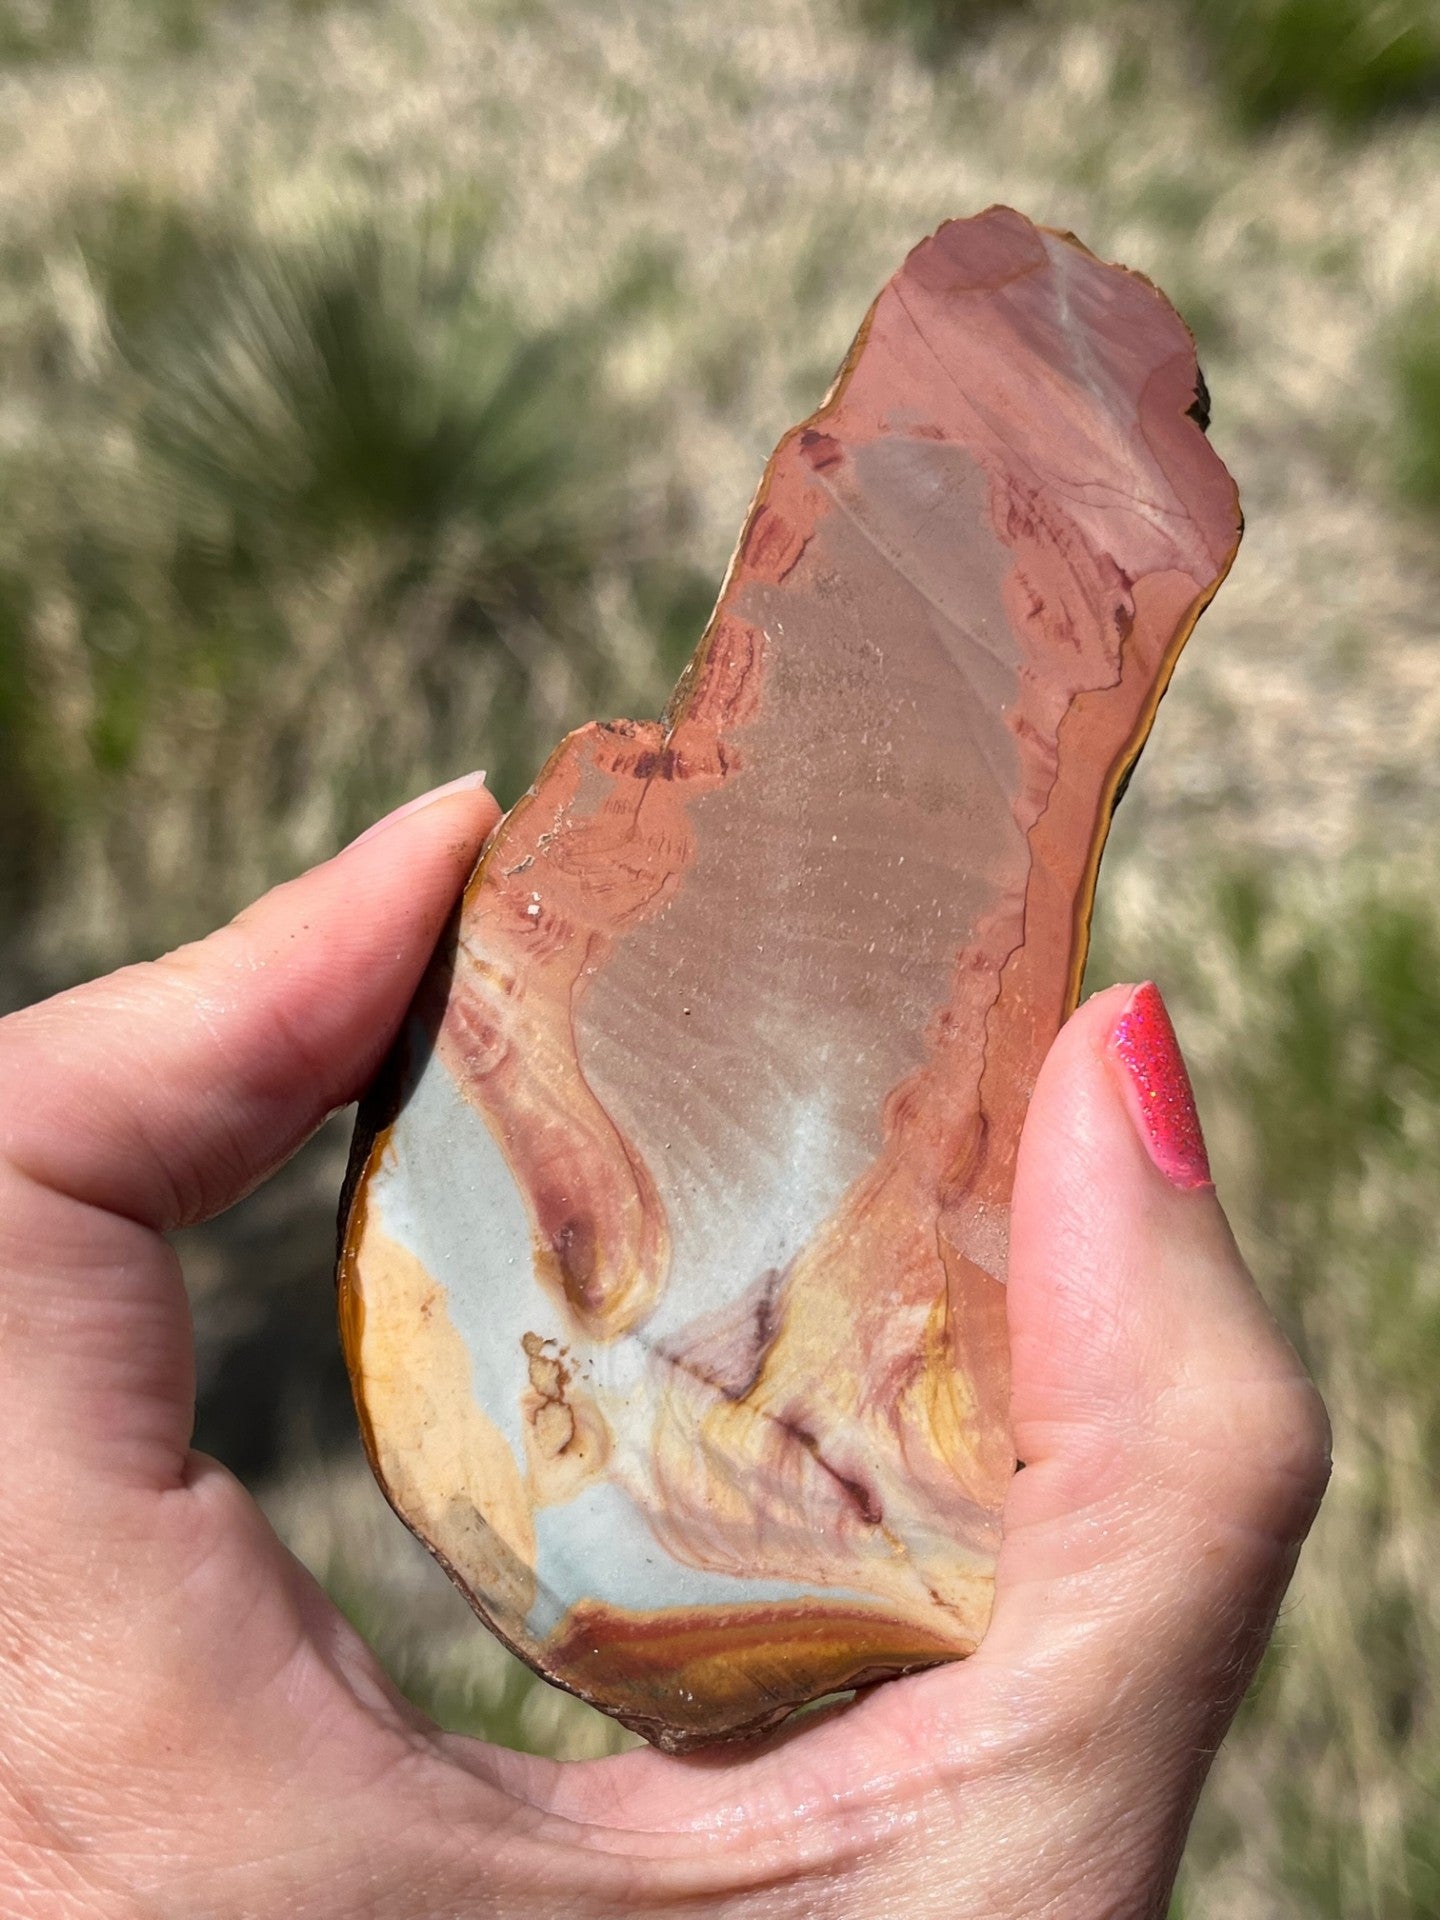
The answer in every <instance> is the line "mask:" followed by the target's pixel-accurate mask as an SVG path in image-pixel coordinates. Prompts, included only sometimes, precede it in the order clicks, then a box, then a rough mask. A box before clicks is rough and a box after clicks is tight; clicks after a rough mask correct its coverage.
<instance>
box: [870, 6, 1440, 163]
mask: <svg viewBox="0 0 1440 1920" xmlns="http://www.w3.org/2000/svg"><path fill="white" fill-rule="evenodd" d="M851 4H852V6H853V9H854V12H855V16H856V18H857V19H858V20H859V21H860V23H861V24H862V25H863V26H865V27H866V28H867V29H869V30H870V31H871V32H873V33H878V34H892V35H898V36H900V37H901V38H903V39H904V40H905V41H906V42H908V44H909V45H910V46H911V47H912V49H913V50H914V51H915V53H916V55H917V56H918V57H919V58H920V59H921V60H924V61H926V62H928V63H930V64H932V65H935V66H943V65H946V64H948V63H951V62H955V61H957V60H960V59H963V57H964V51H965V46H966V43H967V41H969V40H970V39H972V38H973V37H974V35H975V34H976V33H977V31H978V30H979V29H981V28H982V27H984V26H985V25H987V24H988V23H989V22H991V21H993V20H995V19H996V18H998V17H1001V16H1003V15H1006V14H1020V13H1025V12H1032V13H1035V14H1037V15H1038V16H1039V17H1040V18H1041V19H1042V20H1050V21H1052V22H1053V23H1054V24H1055V25H1056V26H1057V27H1058V26H1060V25H1063V23H1064V22H1065V20H1066V18H1067V17H1069V18H1074V17H1076V16H1082V17H1083V16H1084V15H1085V14H1087V13H1088V14H1089V15H1090V16H1092V17H1093V18H1094V19H1095V20H1097V21H1098V22H1100V23H1102V24H1108V25H1110V26H1112V28H1113V29H1114V31H1115V32H1116V34H1117V36H1118V38H1119V40H1120V42H1121V43H1122V44H1123V46H1124V47H1125V49H1126V54H1125V61H1124V62H1122V65H1125V64H1127V63H1128V67H1129V69H1131V70H1133V71H1134V72H1135V73H1136V74H1137V75H1138V76H1139V78H1138V82H1137V83H1138V84H1140V85H1142V86H1143V68H1144V64H1145V62H1146V59H1147V58H1148V53H1149V50H1150V49H1151V48H1153V47H1154V46H1155V45H1156V44H1158V43H1163V42H1164V41H1166V40H1167V39H1168V40H1174V39H1176V38H1177V37H1179V38H1180V39H1181V40H1182V41H1183V40H1185V39H1186V38H1187V36H1188V38H1189V42H1190V46H1191V49H1192V64H1198V65H1199V66H1200V67H1201V68H1202V69H1206V70H1208V76H1209V78H1210V80H1211V82H1212V84H1213V85H1214V87H1215V89H1216V91H1217V93H1218V95H1219V96H1220V98H1221V99H1222V100H1223V101H1224V102H1225V103H1226V105H1227V107H1228V109H1229V110H1230V111H1231V112H1232V113H1233V114H1234V115H1235V116H1236V118H1237V119H1238V120H1239V122H1240V123H1241V124H1242V125H1243V126H1245V127H1247V128H1250V129H1252V130H1256V131H1258V130H1262V129H1265V128H1268V127H1271V126H1273V125H1275V124H1276V123H1277V122H1280V121H1283V120H1286V119H1289V118H1291V117H1293V116H1296V115H1313V116H1316V117H1318V118H1319V119H1321V120H1323V121H1325V122H1326V123H1327V124H1328V125H1329V126H1331V127H1332V128H1335V129H1340V130H1344V131H1347V132H1354V131H1357V130H1360V129H1363V128H1365V127H1368V126H1371V125H1372V124H1373V123H1374V122H1376V121H1377V120H1379V119H1382V118H1384V117H1385V116H1387V115H1390V114H1394V113H1397V112H1402V111H1405V110H1407V109H1413V108H1417V107H1425V106H1430V105H1433V104H1435V103H1436V102H1437V101H1440V11H1437V9H1436V8H1435V6H1434V5H1433V4H1432V0H1144V3H1143V4H1139V5H1130V6H1119V7H1117V6H1113V5H1110V4H1109V0H1098V4H1097V0H1088V4H1087V0H1072V3H1071V4H1070V5H1069V6H1068V7H1067V6H1065V5H1055V4H1042V3H1041V0H851Z"/></svg>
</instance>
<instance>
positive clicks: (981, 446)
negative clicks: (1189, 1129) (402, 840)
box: [341, 209, 1240, 1748]
mask: <svg viewBox="0 0 1440 1920" xmlns="http://www.w3.org/2000/svg"><path fill="white" fill-rule="evenodd" d="M1197 395H1198V396H1200V397H1199V398H1197ZM1202 426H1203V387H1202V386H1201V384H1200V381H1199V375H1198V372H1197V369H1196V365H1195V359H1194V352H1193V347H1192V343H1191V340H1190V338H1189V335H1188V334H1187V332H1186V330H1185V328H1184V327H1183V325H1182V324H1181V323H1180V321H1179V320H1178V319H1177V318H1176V316H1175V314H1174V312H1173V311H1172V309H1171V308H1170V306H1169V305H1168V304H1167V303H1166V301H1165V300H1164V299H1163V297H1162V296H1161V295H1160V294H1158V293H1157V292H1156V291H1155V290H1154V288H1152V287H1151V286H1150V285H1149V283H1148V282H1146V281H1145V280H1143V279H1141V278H1139V277H1138V276H1135V275H1132V274H1129V273H1127V272H1125V271H1124V270H1123V269H1121V268H1117V267H1113V266H1107V265H1104V264H1102V263H1101V262H1100V261H1098V260H1096V259H1095V258H1093V257H1092V256H1091V255H1090V254H1089V253H1088V252H1086V251H1085V249H1084V248H1082V247H1081V246H1079V245H1078V243H1076V242H1075V241H1074V240H1073V239H1071V238H1070V237H1068V236H1063V235H1057V234H1054V233H1050V232H1047V231H1045V230H1043V229H1040V228H1036V227H1034V226H1032V225H1031V224H1030V223H1029V222H1028V221H1026V220H1024V219H1022V218H1021V217H1020V216H1019V215H1018V214H1015V213H1013V212H1010V211H1008V210H1006V209H993V210H992V211H991V212H989V213H986V214H982V215H980V216H979V217H978V218H977V219H973V220H967V221H956V222H953V223H951V224H949V225H947V226H945V227H942V228H941V230H940V231H939V232H938V233H937V234H936V235H934V236H933V238H931V239H929V240H927V241H925V242H924V243H923V244H922V245H920V246H919V247H917V248H916V249H915V250H914V252H913V253H912V254H911V255H910V257H909V258H908V260H907V261H906V262H905V265H904V266H903V268H902V269H901V270H900V272H899V273H898V274H897V275H896V276H895V278H894V279H893V280H892V281H891V282H890V283H889V284H888V286H886V288H885V289H884V291H883V292H882V293H881V295H880V297H879V299H878V300H877V301H876V303H875V306H874V307H873V308H872V310H871V312H870V314H869V316H868V317H867V319H866V321H865V324H864V326H863V327H862V329H861V332H860V335H859V338H858V339H857V341H856V343H855V345H854V347H853V348H852V349H851V352H850V355H849V358H848V359H847V360H846V362H845V365H844V366H843V368H842V369H841V372H840V374H839V376H838V377H837V379H836V382H835V385H834V387H833V388H832V390H831V393H830V395H829V397H828V398H827V399H826V401H825V403H824V405H823V406H822V407H821V408H820V410H819V411H818V412H817V413H816V414H814V415H813V416H812V417H811V419H809V420H808V421H806V422H805V423H804V424H803V425H802V426H800V427H797V428H796V429H794V430H793V431H792V432H791V433H789V434H787V435H786V436H785V438H784V440H783V441H782V442H781V444H780V446H779V448H778V449H777V451H776V453H775V455H774V457H773V459H772V460H771V462H770V465H769V467H768V468H767V469H766V473H765V476H764V479H763V480H762V482H761V485H760V490H759V493H758V494H757V496H756V500H755V503H754V505H753V506H752V508H751V511H750V516H749V519H748V521H747V523H746V526H745V530H744V533H743V535H742V537H741V542H740V547H739V551H738V553H737V555H736V557H735V560H734V562H733V563H732V566H731V569H730V573H729V576H728V578H727V580H726V583H725V587H724V589H723V592H722V595H721V599H720V603H719V606H718V608H717V610H716V613H715V615H714V618H713V619H712V622H711V624H710V626H709V628H708V630H707V631H706V634H705V636H704V638H703V639H702V640H701V642H700V645H699V649H698V651H697V653H696V655H695V658H694V660H693V662H692V663H691V666H690V668H689V669H688V671H687V673H686V675H685V677H684V679H683V680H682V682H681V684H680V686H679V688H678V689H677V691H676V694H675V697H674V699H673V700H672V703H671V705H670V708H669V710H668V712H667V714H666V716H665V718H664V720H663V721H661V722H659V723H651V722H647V723H643V724H642V723H635V722H629V721H621V722H617V723H613V724H609V725H591V726H587V727H584V728H582V729H581V730H580V731H579V732H578V733H575V734H573V735H571V737H570V738H569V739H567V740H566V741H565V742H564V743H563V744H562V745H561V746H560V747H559V748H558V749H557V750H556V752H555V753H554V755H553V756H552V757H551V759H550V761H549V762H548V764H547V765H546V767H545V768H544V770H543V772H542V773H541V775H540V778H539V779H538V781H537V782H536V784H535V786H534V787H533V788H532V789H531V791H530V792H529V793H528V794H527V795H526V796H525V798H524V799H523V800H522V801H521V802H520V803H519V805H518V806H517V807H516V808H515V809H514V810H513V812H512V813H511V814H510V815H509V816H508V817H507V818H506V819H505V820H504V821H503V822H502V823H501V825H500V826H499V827H498V828H497V829H496V832H495V834H494V836H493V837H492V839H491V841H490V842H489V844H488V846H487V848H486V850H485V853H484V856H483V858H482V860H481V862H480V865H479V866H478V868H477V869H476V872H475V875H474V877H473V878H472V880H471V882H470V885H469V888H468V890H467V892H466V895H465V901H464V907H463V911H462V913H461V915H460V919H459V923H458V928H457V929H456V930H455V932H454V934H453V935H452V938H451V940H450V941H449V942H448V943H447V945H446V947H445V948H444V949H443V950H442V952H441V953H440V954H439V955H438V956H437V958H436V961H435V963H434V965H433V967H432V969H431V972H430V974H429V977H428V978H427V980H426V982H425V985H424V987H423V989H422V992H421V994H420V996H419V999H418V1000H417V1003H416V1005H415V1008H414V1010H413V1012H412V1014H411V1017H410V1019H409V1021H408V1024H407V1026H406V1029H405V1031H404V1033H403V1035H402V1038H401V1040H400V1043H399V1045H398V1047H397V1050H396V1053H395V1055H394V1057H393V1059H392V1061H391V1063H390V1067H389V1068H388V1070H387V1073H386V1075H385V1076H384V1078H383V1079H382V1082H381V1084H380V1086H379V1087H378V1088H377V1089H376V1091H375V1092H374V1094H372V1096H371V1098H370V1099H369V1101H368V1102H367V1105H366V1107H365V1110H364V1112H363V1114H362V1121H361V1126H360V1130H359V1133H358V1136H357V1142H356V1149H355V1157H354V1161H353V1164H352V1170H351V1184H350V1190H349V1199H348V1218H347V1225H346V1232H345V1238H344V1247H343V1257H342V1264H341V1286H342V1322H343V1328H344V1334H345V1340H346V1350H347V1354H348V1358H349V1363H350V1366H351V1370H352V1374H353V1378H354V1382H355V1390H356V1397H357V1402H358V1405H359V1407H360V1411H361V1417H362V1423H363V1425H364V1429H365V1433H366V1438H367V1443H368V1445H369V1449H370V1454H371V1458H372V1460H373V1462H374V1465H375V1469H376V1472H377V1474H378V1475H379V1477H380V1480H381V1482H382V1484H383V1485H384V1487H385V1489H386V1491H387V1492H388V1494H389V1496H390V1498H391V1500H392V1501H393V1502H394V1504H395V1505H396V1507H397V1508H398V1510H399V1511H400V1513H401V1514H402V1515H403V1516H404V1518H405V1519H406V1520H407V1521H408V1522H409V1524H410V1525H411V1526H412V1527H413V1528H414V1529H415V1531H416V1532H417V1533H418V1534H419V1535H420V1537H421V1538H422V1539H423V1540H425V1541H426V1543H427V1544H428V1545H429V1546H430V1547H431V1548H432V1550H433V1551H434V1552H435V1553H436V1555H437V1556H438V1557H439V1558H440V1559H441V1561H442V1562H443V1563H444V1565H445V1566H446V1567H447V1569H448V1570H449V1572H450V1573H451V1574H452V1576H453V1577H454V1578H455V1579H456V1580H457V1581H458V1582H459V1584H460V1585H461V1587H462V1588H463V1589H464V1590H465V1592H466V1593H467V1594H468V1595H469V1597H470V1598H471V1600H472V1602H473V1603H474V1605H475V1606H476V1608H477V1609H478V1610H479V1611H480V1612H481V1613H482V1614H483V1616H484V1617H485V1618H486V1619H487V1620H488V1621H489V1622H490V1623H491V1625H492V1626H493V1627H494V1628H495V1630H496V1631H497V1632H498V1633H500V1634H501V1635H502V1636H503V1638H504V1639H505V1640H506V1641H507V1642H508V1643H509V1644H510V1645H511V1646H512V1647H514V1648H515V1649H516V1650H517V1651H518V1652H519V1653H521V1654H522V1655H523V1656H524V1658H525V1659H527V1660H528V1661H530V1662H531V1663H532V1665H534V1666H535V1667H536V1668H537V1669H538V1670H539V1671H540V1672H542V1673H544V1674H545V1675H547V1676H548V1677H549V1678H551V1679H553V1680H555V1681H558V1682H559V1683H560V1684H562V1685H564V1686H567V1687H569V1688H571V1689H573V1690H574V1691H575V1692H577V1693H579V1694H582V1695H583V1696H584V1697H585V1698H587V1699H590V1700H593V1701H594V1702H595V1703H596V1705H598V1706H601V1707H603V1708H604V1709H606V1710H607V1711H608V1712H610V1713H613V1714H615V1715H616V1716H617V1717H618V1718H620V1719H621V1720H623V1721H625V1722H626V1724H628V1725H630V1726H633V1727H636V1728H638V1729H640V1731H642V1732H643V1733H645V1734H646V1735H647V1736H649V1737H650V1738H651V1739H652V1740H655V1741H656V1742H657V1743H659V1744H660V1745H662V1746H667V1747H671V1748H680V1747H684V1746H687V1745H692V1744H696V1743H698V1742H700V1741H703V1740H707V1739H715V1738H720V1737H725V1736H730V1735H735V1734H739V1733H747V1732H753V1731H755V1730H758V1729H760V1728H763V1727H764V1726H766V1725H769V1724H772V1723H773V1722H774V1721H776V1720H777V1719H779V1718H781V1717H783V1716H784V1715H785V1714H786V1713H787V1712H789V1711H790V1710H791V1709H792V1708H794V1707H795V1706H796V1705H798V1704H800V1703H802V1702H804V1701H806V1700H809V1699H813V1698H815V1697H816V1696H818V1695H820V1694H823V1693H826V1692H830V1691H833V1690H836V1689H839V1688H844V1687H847V1686H852V1685H855V1684H856V1683H859V1682H864V1681H866V1680H869V1679H874V1678H877V1677H882V1676H885V1675H888V1674H893V1673H897V1672H902V1671H905V1670H907V1669H910V1668H914V1667H918V1666H923V1665H928V1664H931V1663H933V1662H935V1661H937V1660H943V1659H949V1658H953V1657H955V1656H957V1655H960V1654H964V1653H967V1652H969V1651H971V1650H972V1649H973V1648H974V1646H975V1644H976V1642H977V1641H978V1639H979V1638H980V1635H981V1634H982V1632H983V1631H984V1628H985V1624H986V1619H987V1616H988V1613H989V1608H990V1602H991V1588H992V1578H993V1572H994V1566H995V1557H996V1551H997V1547H998V1543H999V1529H1000V1513H1001V1506H1002V1503H1003V1501H1004V1498H1005V1492H1006V1486H1007V1483H1008V1481H1009V1478H1010V1475H1011V1473H1012V1471H1013V1466H1014V1461H1013V1456H1012V1450H1011V1443H1010V1438H1009V1432H1008V1426H1007V1415H1006V1374H1007V1347H1006V1328H1005V1296H1004V1285H1003V1282H1004V1277H1005V1254H1006V1234H1007V1204H1008V1199H1009V1193H1010V1184H1011V1174H1012V1168H1013V1164H1014V1157H1015V1149H1016V1141H1017V1137H1018V1133H1019V1129H1020V1123H1021V1120H1022V1117H1023V1115H1024V1111H1025V1104H1026V1100H1027V1098H1028V1096H1029V1093H1030V1090H1031V1087H1032V1085H1033V1083H1034V1079H1035V1075H1036V1072H1037V1069H1038V1067H1039V1064H1040V1061H1041V1059H1042V1057H1043V1055H1044V1053H1045V1050H1046V1048H1047V1046H1048V1044H1049V1042H1050V1040H1051V1038H1052V1037H1053V1035H1054V1033H1055V1031H1056V1029H1057V1028H1058V1026H1059V1025H1060V1023H1061V1021H1062V1020H1063V1019H1064V1018H1065V1016H1066V1014H1067V1013H1068V1012H1069V1010H1070V1009H1071V1007H1072V1006H1073V1004H1074V1002H1075V998H1076V994H1077V990H1078V983H1079V978H1080V970H1081V966H1082V963H1083V957H1084V946H1085V930H1086V924H1087V920H1088V914H1089V905H1090V899H1091V894H1092V890H1093V886H1094V878H1095V868H1096V863H1097V861H1098V859H1099V853H1100V847H1101V843H1102V841H1103V839H1104V834H1105V829H1106V826H1107V823H1108V820H1109V816H1110V812H1111V809H1112V807H1113V805H1114V802H1115V799H1116V796H1117V793H1118V791H1119V788H1120V785H1121V783H1122V781H1123V779H1124V777H1125V775H1126V773H1127V772H1128V769H1129V767H1130V766H1131V764H1132V763H1133V761H1134V758H1135V755H1136V754H1137V753H1138V751H1139V748H1140V745H1141V743H1142V741H1143V739H1144V736H1145V733H1146V731H1147V729H1148V727H1149V725H1150V721H1151V718H1152V716H1153V714H1154V710H1155V706H1156V703H1157V701H1158V699H1159V696H1160V693H1161V691H1162V690H1163V687H1164V684H1165V681H1166V679H1167V678H1168V676H1169V673H1170V670H1171V667H1172V666H1173V664H1174V661H1175V658H1176V655H1177V653H1178V651H1179V649H1180V647H1181V645H1182V644H1183V642H1184V640H1185V638H1186V636H1187V635H1188V633H1189V631H1190V629H1191V627H1192V625H1193V624H1194V622H1195V620H1196V618H1197V616H1198V614H1199V613H1200V611H1201V609H1202V608H1203V607H1204V605H1205V603H1206V601H1207V600H1208V599H1209V598H1210V596H1211V594H1212V593H1213V592H1214V591H1215V588H1216V586H1217V585H1218V583H1219V581H1220V579H1221V578H1222V577H1223V575H1224V573H1225V570H1226V568H1227V567H1228V566H1229V564H1230V561H1231V558H1232V557H1233V554H1234V551H1235V546H1236V543H1237V540H1238V537H1239V524H1240V523H1239V514H1238V509H1237V504H1236V497H1235V491H1234V488H1233V485H1232V484H1231V482H1230V479H1229V477H1228V475H1227V474H1226V472H1225V470H1224V468H1223V467H1222V466H1221V464H1220V462H1219V460H1218V459H1217V458H1216V456H1215V455H1214V454H1213V453H1212V452H1211V450H1210V448H1209V446H1208V444H1207V442H1206V440H1205V437H1204V433H1203V431H1202Z"/></svg>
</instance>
